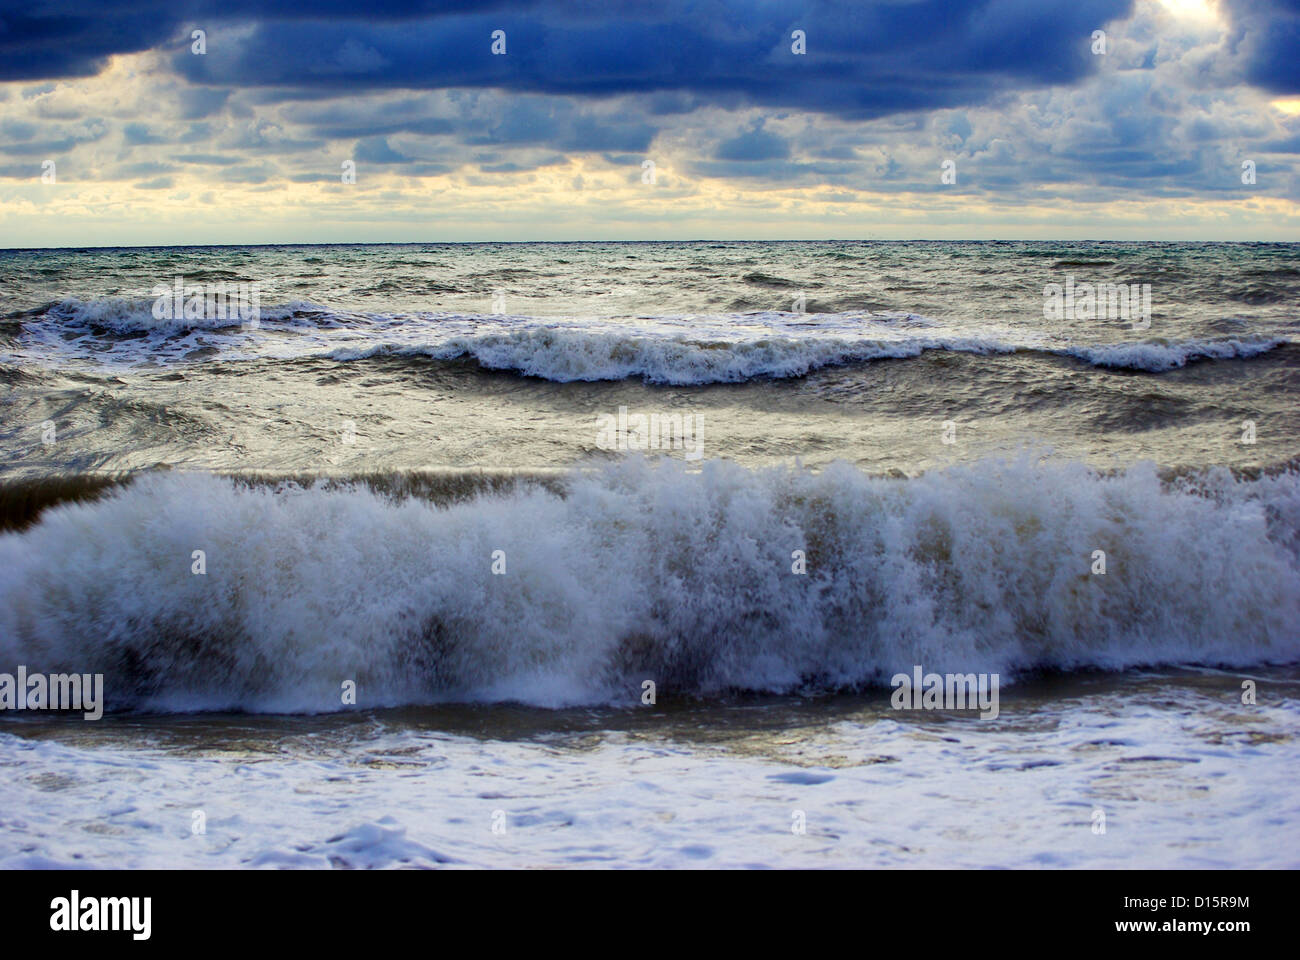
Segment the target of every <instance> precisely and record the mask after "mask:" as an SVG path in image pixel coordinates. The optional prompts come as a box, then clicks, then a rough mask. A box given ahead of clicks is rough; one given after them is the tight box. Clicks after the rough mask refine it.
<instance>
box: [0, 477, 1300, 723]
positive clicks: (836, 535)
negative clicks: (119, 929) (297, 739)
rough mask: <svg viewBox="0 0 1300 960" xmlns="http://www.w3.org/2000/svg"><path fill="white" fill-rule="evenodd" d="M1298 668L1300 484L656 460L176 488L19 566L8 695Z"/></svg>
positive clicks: (632, 692)
mask: <svg viewBox="0 0 1300 960" xmlns="http://www.w3.org/2000/svg"><path fill="white" fill-rule="evenodd" d="M196 550H201V551H203V559H204V564H205V572H203V573H201V574H200V573H195V572H194V569H195V563H196V562H197V561H196V560H195V554H194V551H196ZM1097 550H1101V551H1104V552H1105V557H1106V569H1105V573H1104V574H1094V573H1093V572H1092V568H1093V564H1094V563H1095V556H1094V551H1097ZM496 551H501V553H495V552H496ZM796 551H802V553H803V559H804V562H805V563H806V572H804V573H798V572H795V570H796V569H797V568H798V566H799V559H800V558H799V555H798V553H796ZM494 562H495V563H497V565H498V569H499V570H500V571H501V572H497V573H494V572H493V565H494ZM502 565H503V566H502ZM1296 659H1300V474H1297V473H1294V472H1292V473H1283V474H1279V475H1275V476H1271V477H1262V478H1258V479H1253V480H1251V479H1239V478H1234V477H1233V476H1231V475H1230V474H1229V473H1227V471H1218V472H1210V473H1203V474H1197V475H1195V476H1190V477H1184V478H1182V479H1167V478H1166V479H1163V480H1162V478H1161V477H1160V475H1159V474H1158V473H1157V470H1156V468H1155V467H1154V466H1153V465H1149V464H1147V465H1138V466H1135V467H1132V468H1130V469H1128V470H1126V471H1123V472H1119V473H1111V474H1104V473H1099V472H1096V471H1094V470H1092V469H1089V468H1087V467H1085V466H1083V465H1081V464H1076V463H1056V462H1051V461H1042V460H1038V459H1035V458H1032V457H1028V456H1026V457H1024V458H1021V459H1017V460H1012V461H999V460H986V461H981V462H979V463H976V464H973V465H969V466H964V467H954V468H950V469H947V470H944V471H936V472H932V473H928V474H924V475H922V476H919V477H916V478H911V479H903V478H885V477H875V476H869V475H866V474H864V473H862V472H861V471H859V470H857V469H856V468H854V467H851V466H849V465H847V464H842V463H841V464H836V465H834V466H832V467H831V468H829V469H827V470H825V471H823V472H821V473H812V472H808V471H798V470H758V471H753V470H747V469H745V468H742V467H740V466H737V465H734V464H730V463H725V462H721V461H716V462H711V463H707V464H705V465H704V467H703V468H702V470H700V471H698V472H692V471H690V470H688V469H686V468H685V467H684V466H683V465H681V464H680V463H678V462H675V461H661V462H653V461H646V460H642V459H639V458H632V459H629V460H626V461H622V462H619V463H616V464H612V465H606V466H603V467H600V468H593V469H590V470H578V471H575V472H573V473H570V474H568V475H566V476H565V477H564V479H563V483H562V486H561V487H560V488H559V489H547V488H545V487H541V486H536V485H528V484H520V485H518V486H516V487H513V488H510V489H498V490H496V491H495V492H490V493H487V494H484V495H480V496H477V497H474V498H471V499H468V500H460V501H457V502H452V503H449V504H443V505H438V504H436V503H432V502H429V501H428V500H427V499H422V498H420V497H413V496H408V497H395V496H391V495H384V494H382V493H378V492H375V491H373V490H371V489H367V488H365V487H344V488H338V487H333V488H328V487H321V486H300V485H295V484H281V485H278V486H258V485H255V484H247V483H240V482H237V481H234V480H231V479H226V478H220V477H216V476H212V475H208V474H159V475H147V476H142V477H139V478H137V479H136V480H135V481H134V482H132V483H130V484H129V485H127V486H125V487H121V488H115V489H112V490H109V491H107V492H106V493H104V494H103V497H102V499H100V500H98V501H95V502H90V503H72V504H65V505H63V506H59V507H56V508H53V509H50V510H47V511H46V512H45V513H44V514H43V515H42V516H41V518H40V520H39V521H38V522H37V523H35V524H34V525H33V526H31V527H29V528H28V529H26V530H25V531H23V532H21V533H9V534H5V535H3V536H0V665H4V664H8V667H9V669H10V670H12V669H13V668H14V667H15V666H16V665H18V664H24V665H26V666H27V668H28V669H29V670H30V671H42V672H46V673H56V672H64V671H76V672H81V673H86V672H101V673H103V674H104V675H105V693H106V697H107V699H108V702H109V706H110V707H111V708H115V709H123V708H135V709H155V710H173V711H192V710H212V709H241V710H249V711H272V712H326V711H332V710H338V709H343V707H342V706H341V698H340V689H341V685H342V684H343V683H344V682H345V681H349V680H351V681H355V683H356V685H357V691H358V696H357V703H358V705H359V706H361V707H374V706H381V705H398V704H410V703H430V702H437V701H449V700H459V701H504V700H511V701H522V702H527V703H532V704H537V705H542V706H559V705H565V704H577V703H599V702H609V701H611V700H623V701H625V702H631V701H632V699H633V698H635V697H637V696H638V695H639V692H640V685H641V683H642V681H644V680H653V681H655V682H656V684H657V685H658V689H659V693H660V695H661V696H673V695H692V696H708V695H713V694H718V693H723V692H727V691H736V690H745V691H792V690H805V691H806V690H810V689H840V688H846V687H855V686H861V685H867V684H872V683H880V682H885V681H887V679H888V677H890V676H891V675H893V674H894V673H897V672H908V671H910V670H911V669H912V667H913V665H916V664H922V665H924V666H925V668H926V669H927V670H937V671H940V672H948V671H960V672H968V671H974V672H998V673H1001V674H1002V676H1003V677H1004V678H1008V677H1012V676H1015V675H1016V674H1019V673H1022V672H1024V671H1033V670H1042V669H1048V670H1057V669H1060V670H1068V669H1077V668H1101V669H1123V668H1128V667H1135V666H1140V665H1162V664H1163V665H1172V664H1182V663H1202V664H1206V663H1209V664H1219V665H1230V666H1237V667H1246V666H1249V665H1252V664H1261V663H1265V662H1290V661H1294V660H1296Z"/></svg>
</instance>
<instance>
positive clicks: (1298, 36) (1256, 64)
mask: <svg viewBox="0 0 1300 960" xmlns="http://www.w3.org/2000/svg"><path fill="white" fill-rule="evenodd" d="M1224 3H1225V5H1226V8H1227V11H1228V15H1229V18H1230V19H1231V20H1232V24H1233V27H1234V36H1233V41H1234V45H1235V46H1236V47H1237V49H1238V51H1239V53H1241V54H1242V55H1243V56H1244V57H1245V60H1246V64H1247V67H1246V78H1247V79H1248V80H1249V81H1250V82H1251V83H1252V84H1255V85H1256V86H1260V87H1263V88H1264V89H1266V90H1270V91H1272V92H1274V93H1300V0H1224Z"/></svg>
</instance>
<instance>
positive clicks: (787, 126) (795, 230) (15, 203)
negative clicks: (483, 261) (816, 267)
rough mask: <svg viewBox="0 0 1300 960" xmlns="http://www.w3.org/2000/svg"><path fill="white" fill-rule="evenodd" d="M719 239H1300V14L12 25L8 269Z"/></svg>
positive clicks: (4, 32) (109, 16) (2, 78)
mask: <svg viewBox="0 0 1300 960" xmlns="http://www.w3.org/2000/svg"><path fill="white" fill-rule="evenodd" d="M1099 31H1100V32H1099ZM1252 181H1253V182H1252ZM696 238H717V239H763V238H766V239H821V238H827V239H832V238H835V239H838V238H843V239H1037V238H1057V239H1119V240H1126V239H1132V240H1141V239H1157V240H1158V239H1170V240H1300V0H1064V2H1058V0H889V2H859V0H835V2H829V0H827V2H783V0H653V2H650V0H627V2H621V3H620V2H615V0H567V2H566V0H560V2H551V3H541V2H514V0H484V2H468V0H451V2H432V0H426V2H408V3H394V2H388V0H365V2H361V0H271V2H262V3H254V2H248V0H224V2H212V0H157V2H155V0H114V2H109V3H102V2H98V0H96V2H91V0H81V2H70V0H50V2H40V0H37V2H30V0H24V2H14V0H0V247H47V246H112V245H138V244H243V243H302V242H338V243H348V242H422V241H474V240H604V239H608V240H660V239H696Z"/></svg>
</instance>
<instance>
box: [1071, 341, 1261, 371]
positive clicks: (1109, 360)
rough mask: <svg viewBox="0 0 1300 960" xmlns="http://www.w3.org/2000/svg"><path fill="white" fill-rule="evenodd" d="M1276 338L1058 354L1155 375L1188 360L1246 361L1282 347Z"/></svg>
mask: <svg viewBox="0 0 1300 960" xmlns="http://www.w3.org/2000/svg"><path fill="white" fill-rule="evenodd" d="M1284 343H1286V341H1285V340H1278V339H1254V340H1249V339H1245V340H1243V339H1227V340H1185V341H1182V342H1174V343H1170V342H1165V341H1153V342H1137V343H1113V344H1103V345H1101V346H1090V347H1082V346H1081V347H1070V348H1069V349H1067V350H1064V351H1060V352H1062V353H1065V354H1067V355H1069V356H1072V357H1078V358H1079V359H1081V360H1087V361H1088V362H1089V363H1091V364H1093V365H1094V366H1098V367H1120V368H1124V369H1129V370H1147V371H1150V372H1152V373H1159V372H1162V371H1165V370H1174V369H1177V368H1178V367H1183V366H1186V365H1187V363H1188V362H1189V361H1191V360H1234V359H1248V358H1250V357H1257V356H1259V355H1260V354H1263V353H1267V352H1268V351H1270V350H1272V349H1274V348H1275V347H1279V346H1282V345H1283V344H1284Z"/></svg>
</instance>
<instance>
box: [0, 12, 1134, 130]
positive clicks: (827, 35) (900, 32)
mask: <svg viewBox="0 0 1300 960" xmlns="http://www.w3.org/2000/svg"><path fill="white" fill-rule="evenodd" d="M1132 2H1133V0H1071V2H1068V3H1055V4H1047V3H1041V2H1035V0H915V2H910V3H898V2H876V3H867V2H853V0H813V2H806V3H799V2H779V0H778V2H769V0H711V2H710V0H705V2H699V0H664V2H662V3H649V2H633V3H626V4H622V5H619V6H613V7H609V8H607V9H603V8H601V7H599V6H597V5H595V4H592V3H590V2H587V0H562V2H555V3H548V4H545V5H542V4H538V3H533V2H510V0H501V2H496V3H475V2H470V0H460V2H440V3H439V2H423V3H421V2H416V3H393V2H382V0H379V2H367V3H355V2H351V0H325V2H320V0H316V2H313V0H302V2H297V3H291V2H262V3H255V2H251V0H247V2H240V0H233V2H232V0H227V2H222V3H218V2H215V0H201V2H200V0H172V2H166V3H164V2H150V0H118V2H115V3H112V4H105V5H103V6H102V7H99V8H95V7H90V6H88V5H85V4H83V3H81V2H79V0H78V2H76V3H74V2H72V0H53V2H47V3H44V4H41V5H39V6H35V7H33V6H31V5H29V4H27V3H18V2H15V0H0V80H18V79H43V78H49V77H63V76H84V75H87V74H92V73H94V72H96V71H97V70H99V69H100V68H101V67H102V66H103V64H104V62H105V60H106V58H107V57H108V56H109V55H111V54H114V53H130V52H137V51H141V50H148V49H153V48H164V49H171V50H173V51H174V54H173V64H174V66H175V68H176V70H177V71H178V72H180V73H181V74H182V75H183V76H185V77H186V78H188V79H189V80H190V81H192V82H193V83H195V84H199V85H214V86H220V87H227V88H248V87H275V88H283V89H284V91H285V93H286V95H291V96H302V95H303V94H304V92H310V91H312V90H317V91H320V90H327V91H331V92H333V93H335V94H340V93H346V92H353V93H361V92H364V91H367V90H374V89H412V90H421V89H423V90H432V89H444V88H451V87H456V88H497V89H504V90H510V91H514V92H531V93H548V94H568V95H577V96H608V95H616V94H627V93H645V94H654V95H656V96H655V99H654V102H653V105H654V110H655V111H657V112H662V113H665V114H667V113H678V112H685V111H688V110H690V109H694V108H697V107H699V106H702V105H706V104H711V105H720V106H727V107H732V106H740V105H744V104H757V105H762V106H773V107H791V108H798V109H803V110H811V111H819V112H826V113H834V114H839V115H842V116H847V117H859V118H865V117H875V116H882V115H886V114H889V113H893V112H898V111H905V110H918V109H927V108H933V107H942V106H953V105H959V104H969V103H978V102H982V101H984V100H987V99H988V98H989V97H991V96H993V95H995V94H996V93H997V92H999V91H1004V90H1011V89H1017V88H1022V87H1025V86H1035V85H1042V84H1048V83H1068V82H1070V81H1072V80H1075V79H1078V78H1080V77H1082V76H1084V75H1085V74H1086V73H1088V72H1089V71H1091V70H1092V69H1094V67H1095V64H1094V63H1093V62H1092V58H1091V57H1090V56H1089V53H1088V49H1087V42H1086V41H1087V38H1088V36H1089V34H1090V33H1091V31H1092V30H1093V29H1095V28H1097V27H1098V26H1100V25H1101V24H1103V23H1105V22H1107V21H1110V20H1112V19H1114V18H1116V17H1121V16H1124V15H1125V14H1126V13H1127V12H1128V11H1129V9H1130V8H1131V5H1132ZM196 26H200V27H202V28H203V29H204V30H206V31H207V53H206V54H205V55H203V56H198V55H194V54H193V53H191V52H190V40H189V32H190V30H191V29H192V28H194V27H196ZM234 27H238V28H239V29H238V30H236V29H233V28H234ZM497 29H502V30H504V31H505V32H506V37H507V45H506V50H507V52H506V55H504V56H494V55H492V53H491V50H490V45H491V35H492V32H493V31H494V30H497ZM796 29H798V30H803V31H804V32H805V34H806V37H807V53H806V54H804V55H795V54H794V53H793V52H792V51H791V33H792V31H793V30H796ZM216 106H219V102H218V101H217V100H216V99H213V100H208V101H204V100H202V99H199V100H196V101H195V102H194V103H193V104H192V105H191V109H192V110H194V111H195V112H194V113H193V114H192V115H194V116H202V115H204V113H203V111H204V110H205V109H215V108H216Z"/></svg>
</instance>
